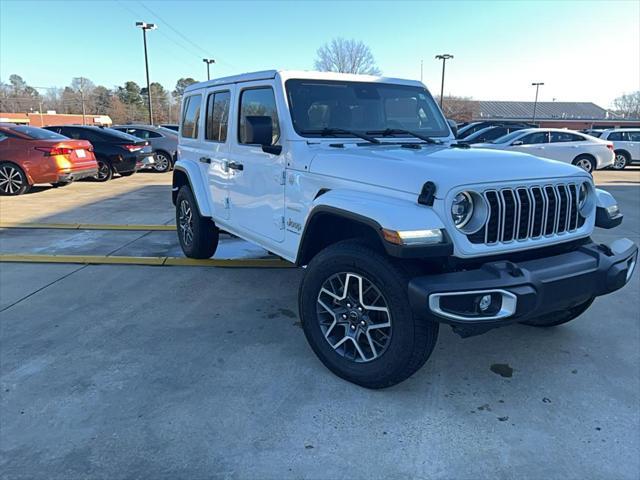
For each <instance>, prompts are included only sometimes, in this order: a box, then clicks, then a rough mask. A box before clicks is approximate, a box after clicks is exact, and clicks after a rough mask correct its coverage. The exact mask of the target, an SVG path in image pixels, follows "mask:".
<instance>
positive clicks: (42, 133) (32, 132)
mask: <svg viewBox="0 0 640 480" xmlns="http://www.w3.org/2000/svg"><path fill="white" fill-rule="evenodd" d="M9 129H10V130H13V131H14V132H18V133H21V134H22V135H26V136H27V137H30V138H32V139H33V140H68V139H67V137H65V136H64V135H60V134H58V133H55V132H50V131H49V130H45V129H44V128H37V127H26V126H17V127H9Z"/></svg>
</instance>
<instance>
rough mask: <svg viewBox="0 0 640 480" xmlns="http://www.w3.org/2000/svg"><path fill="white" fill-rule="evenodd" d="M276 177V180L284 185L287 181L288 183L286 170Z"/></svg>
mask: <svg viewBox="0 0 640 480" xmlns="http://www.w3.org/2000/svg"><path fill="white" fill-rule="evenodd" d="M275 177H276V178H275V180H276V181H277V182H278V184H279V185H284V184H285V183H287V171H286V170H282V172H280V175H276V176H275Z"/></svg>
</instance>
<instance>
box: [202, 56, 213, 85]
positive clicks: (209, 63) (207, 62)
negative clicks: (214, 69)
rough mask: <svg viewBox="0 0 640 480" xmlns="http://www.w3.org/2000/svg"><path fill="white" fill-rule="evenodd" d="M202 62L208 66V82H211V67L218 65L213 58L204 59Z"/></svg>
mask: <svg viewBox="0 0 640 480" xmlns="http://www.w3.org/2000/svg"><path fill="white" fill-rule="evenodd" d="M202 61H203V62H204V63H206V64H207V80H211V74H210V73H209V65H211V64H212V63H216V61H215V60H214V59H213V58H203V59H202Z"/></svg>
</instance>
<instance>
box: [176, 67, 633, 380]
mask: <svg viewBox="0 0 640 480" xmlns="http://www.w3.org/2000/svg"><path fill="white" fill-rule="evenodd" d="M181 118H182V119H183V121H182V124H181V126H180V139H179V142H180V157H179V158H178V161H177V162H176V165H175V169H174V171H173V188H172V198H173V202H174V204H175V215H176V226H177V233H178V239H179V242H180V245H181V247H182V250H183V252H184V254H185V255H186V256H188V257H192V258H208V257H210V256H212V255H213V254H214V253H215V251H216V248H217V245H218V235H219V229H220V228H224V229H225V230H226V231H228V232H230V233H232V234H234V235H237V236H239V237H241V238H245V239H247V240H249V241H252V242H255V243H257V244H259V245H261V246H262V247H263V248H264V249H266V250H268V251H270V252H273V253H274V254H275V255H278V256H280V257H282V258H284V259H286V260H288V261H290V262H292V263H295V264H297V265H299V266H305V265H306V268H305V269H304V270H303V271H302V273H303V277H302V283H301V285H300V289H299V294H298V305H299V316H300V320H301V324H302V328H303V331H304V333H305V335H306V338H307V340H308V341H309V343H310V345H311V348H312V349H313V351H314V352H315V353H316V354H317V355H318V357H319V358H320V360H321V361H322V362H323V363H324V364H325V365H326V366H327V367H328V368H329V369H330V370H331V371H333V372H334V373H336V374H337V375H339V376H341V377H343V378H345V379H347V380H349V381H351V382H354V383H357V384H359V385H362V386H364V387H368V388H384V387H389V386H391V385H394V384H396V383H398V382H401V381H403V380H404V379H406V378H408V377H409V376H410V375H412V374H413V373H414V372H416V371H417V370H418V369H419V368H420V367H421V366H422V365H423V364H424V363H425V362H426V360H427V359H428V358H429V356H430V355H431V352H432V351H433V349H434V346H435V343H436V340H437V337H438V331H439V327H440V325H441V324H442V325H447V324H448V325H451V326H453V327H454V331H455V332H457V333H459V334H460V335H462V336H469V335H474V334H479V333H483V332H485V331H487V330H489V329H491V328H495V327H501V326H504V325H507V324H514V323H526V324H529V325H535V326H538V327H551V326H555V325H560V324H563V323H566V322H569V321H571V320H573V319H574V318H577V317H578V316H579V315H580V314H582V313H583V312H585V311H586V310H587V309H588V308H589V306H590V305H591V303H592V302H593V299H594V298H595V297H597V296H600V295H605V294H608V293H610V292H613V291H615V290H618V289H619V288H622V287H623V286H624V285H625V284H626V283H627V282H628V281H629V279H630V278H631V275H632V273H633V270H634V267H635V264H636V260H637V254H638V248H637V247H636V246H635V244H634V243H633V242H632V241H631V240H628V239H617V240H609V241H608V243H607V244H606V245H598V244H596V243H595V242H594V241H592V240H591V239H590V236H591V234H592V233H593V230H594V226H598V227H603V228H611V227H614V226H616V225H618V224H619V223H620V222H621V221H622V215H621V213H620V211H619V209H618V206H617V204H616V202H615V200H614V198H613V197H612V196H611V195H610V194H609V193H607V192H605V191H603V190H599V189H597V188H596V187H595V185H594V183H593V179H592V177H591V176H590V175H589V174H588V173H586V172H585V171H583V170H581V169H580V168H576V167H575V166H573V165H567V164H563V163H560V162H553V161H546V160H543V159H540V158H536V157H533V156H530V155H521V154H520V155H518V154H514V153H511V152H498V151H488V150H482V149H474V148H459V145H458V144H457V143H456V141H455V139H454V136H453V134H452V132H451V129H450V127H449V125H448V123H447V121H446V120H445V118H444V117H443V115H442V112H441V110H440V109H439V108H438V106H437V104H436V102H435V101H434V99H433V97H432V96H431V94H430V93H429V91H428V90H427V89H426V88H425V87H424V85H423V84H422V83H420V82H416V81H413V80H399V79H391V78H375V77H371V76H368V75H367V76H357V75H345V74H337V73H329V72H283V71H273V70H272V71H263V72H257V73H250V74H243V75H238V76H235V77H227V78H223V79H216V80H213V81H210V82H202V83H197V84H194V85H191V86H189V87H187V88H186V89H185V92H184V97H183V100H182V116H181ZM608 238H611V237H608ZM223 288H224V287H223ZM226 288H228V290H229V292H228V293H229V295H234V296H237V297H239V298H242V297H243V296H246V295H249V294H250V292H248V291H247V292H239V291H238V286H237V285H228V286H227V287H226ZM519 332H524V331H522V330H521V331H519Z"/></svg>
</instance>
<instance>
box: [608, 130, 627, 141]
mask: <svg viewBox="0 0 640 480" xmlns="http://www.w3.org/2000/svg"><path fill="white" fill-rule="evenodd" d="M624 133H625V132H611V133H610V134H609V138H607V140H611V141H612V142H624V141H625V138H624V137H625V136H624Z"/></svg>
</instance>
